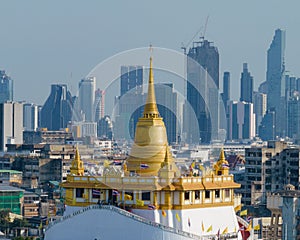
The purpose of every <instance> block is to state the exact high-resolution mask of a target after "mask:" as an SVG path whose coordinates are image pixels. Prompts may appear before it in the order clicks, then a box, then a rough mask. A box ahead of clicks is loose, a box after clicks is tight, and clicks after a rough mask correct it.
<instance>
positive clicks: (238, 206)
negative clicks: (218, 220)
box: [234, 204, 242, 212]
mask: <svg viewBox="0 0 300 240" xmlns="http://www.w3.org/2000/svg"><path fill="white" fill-rule="evenodd" d="M240 210H242V205H241V204H240V205H237V206H236V207H235V208H234V211H235V212H237V211H240Z"/></svg>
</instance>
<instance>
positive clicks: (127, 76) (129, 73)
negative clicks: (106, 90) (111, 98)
mask: <svg viewBox="0 0 300 240" xmlns="http://www.w3.org/2000/svg"><path fill="white" fill-rule="evenodd" d="M143 75H144V67H143V66H121V88H120V96H123V95H124V94H125V93H127V92H128V91H130V90H132V89H134V91H135V93H136V94H142V92H143V83H144V81H143Z"/></svg>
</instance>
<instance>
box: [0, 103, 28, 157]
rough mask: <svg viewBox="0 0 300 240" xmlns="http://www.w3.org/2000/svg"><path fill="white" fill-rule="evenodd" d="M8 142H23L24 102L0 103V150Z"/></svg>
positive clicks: (4, 148) (3, 149) (2, 149)
mask: <svg viewBox="0 0 300 240" xmlns="http://www.w3.org/2000/svg"><path fill="white" fill-rule="evenodd" d="M8 143H17V144H22V143H23V103H18V102H6V103H0V151H6V144H8Z"/></svg>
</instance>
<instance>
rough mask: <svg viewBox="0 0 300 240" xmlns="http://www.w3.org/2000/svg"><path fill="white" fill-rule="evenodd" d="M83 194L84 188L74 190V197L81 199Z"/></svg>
mask: <svg viewBox="0 0 300 240" xmlns="http://www.w3.org/2000/svg"><path fill="white" fill-rule="evenodd" d="M83 193H84V188H76V197H79V198H82V197H83Z"/></svg>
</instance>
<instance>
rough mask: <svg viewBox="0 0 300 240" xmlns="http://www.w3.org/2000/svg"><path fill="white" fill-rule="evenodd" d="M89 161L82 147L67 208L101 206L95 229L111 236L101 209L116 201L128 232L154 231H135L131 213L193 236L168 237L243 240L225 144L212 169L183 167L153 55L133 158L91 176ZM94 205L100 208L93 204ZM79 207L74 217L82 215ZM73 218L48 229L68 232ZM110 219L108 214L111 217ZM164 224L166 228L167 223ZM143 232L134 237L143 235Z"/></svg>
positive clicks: (66, 186) (70, 180) (152, 225)
mask: <svg viewBox="0 0 300 240" xmlns="http://www.w3.org/2000/svg"><path fill="white" fill-rule="evenodd" d="M83 166H84V165H83V161H82V160H81V159H80V155H79V152H78V149H77V150H76V156H75V159H74V160H73V161H72V167H71V173H70V175H68V176H67V180H66V181H65V182H63V183H62V184H61V186H62V187H63V188H64V189H65V191H66V194H65V203H66V205H67V210H66V213H67V214H68V213H69V214H72V213H71V211H72V209H73V212H74V211H79V212H80V211H81V210H80V209H82V208H83V209H87V208H88V210H90V211H96V210H93V209H94V208H96V207H97V206H98V207H99V208H101V209H102V210H101V211H102V212H97V214H96V215H97V216H96V215H95V216H94V215H93V216H94V217H95V218H97V221H101V226H99V225H98V228H97V230H95V231H99V234H100V230H98V229H100V228H101V229H102V232H101V234H102V235H103V234H104V235H105V233H104V232H105V230H103V229H104V228H105V224H106V219H102V218H101V213H103V214H104V212H105V211H106V210H107V209H106V208H105V206H106V205H108V204H110V205H111V207H112V208H110V210H111V209H115V207H117V208H116V209H120V210H113V211H114V214H115V213H116V212H120V211H121V210H122V211H124V210H126V213H123V212H122V213H120V214H124V215H126V216H127V217H128V221H127V220H126V221H125V220H124V221H125V223H126V224H127V222H128V227H127V228H125V227H126V226H124V225H121V224H120V226H119V225H117V226H115V227H116V231H118V228H120V229H119V230H120V231H125V232H126V234H127V232H128V231H136V234H134V233H132V234H133V235H138V236H139V234H145V233H146V232H147V231H148V230H147V231H146V228H147V229H148V227H146V226H144V225H143V226H144V227H143V228H145V229H144V230H143V231H144V233H142V232H141V233H138V231H140V229H139V225H138V223H136V225H135V226H136V228H135V230H130V226H129V225H130V218H129V217H131V218H135V219H139V218H141V219H143V220H141V221H149V222H147V224H148V223H149V229H150V228H153V229H152V230H153V232H155V231H156V230H157V229H156V228H155V227H156V225H155V224H157V226H160V227H161V226H165V227H166V228H168V229H169V230H168V231H169V232H172V231H173V230H174V229H175V230H174V231H175V232H176V233H178V234H179V235H180V234H182V236H183V235H185V234H187V236H188V234H190V237H191V238H189V237H187V238H186V237H178V238H177V237H176V238H175V237H174V236H173V238H165V239H206V238H202V237H203V236H213V235H214V236H215V235H216V234H218V233H219V235H220V234H224V236H225V235H226V234H229V235H230V236H231V239H242V238H241V235H240V233H239V231H238V230H239V223H238V218H237V216H236V214H235V211H234V207H235V206H238V205H239V204H240V198H239V197H237V196H235V195H234V189H236V188H239V187H240V184H237V183H235V182H234V180H233V175H230V174H229V167H228V162H227V161H226V159H225V155H224V151H223V149H222V150H221V153H220V157H219V159H218V160H217V161H216V163H215V164H214V166H213V168H212V169H206V170H205V169H202V170H201V171H199V172H198V173H196V172H195V171H194V170H195V169H194V166H193V165H191V166H190V169H189V171H188V172H186V171H185V172H183V171H182V169H181V168H180V166H177V165H176V163H175V159H173V157H172V154H171V152H170V148H169V145H168V141H167V134H166V127H165V124H164V122H163V119H162V117H160V114H159V112H158V108H157V104H156V98H155V89H154V77H153V67H152V58H150V71H149V82H148V97H147V100H146V104H145V108H144V112H143V116H142V117H141V118H139V121H138V123H137V126H136V132H135V139H134V143H133V145H132V148H131V152H130V154H129V156H128V158H127V161H126V162H125V163H124V164H123V166H122V167H118V166H104V170H103V174H102V175H101V176H91V175H85V174H84V173H85V171H84V167H83ZM99 204H100V205H99ZM91 205H92V206H94V208H90V206H91ZM85 207H87V208H85ZM104 208H105V209H106V210H105V209H104ZM83 211H85V210H83ZM107 211H108V210H107ZM79 212H76V214H75V215H72V216H74V218H77V219H79V217H80V216H79V215H80V214H79ZM77 213H78V214H77ZM85 214H88V213H84V214H82V217H84V216H85ZM131 214H132V215H131ZM103 216H104V215H103ZM109 216H110V215H109ZM67 219H68V218H66V219H65V220H63V221H61V222H60V223H58V224H56V225H54V226H53V227H51V228H50V230H51V231H50V230H48V232H49V234H50V235H51V234H53V232H54V230H53V229H52V228H54V227H56V228H57V229H59V228H61V229H64V230H63V231H65V232H66V231H68V230H67V229H66V227H63V226H67V225H63V224H64V221H69V220H67ZM71 219H72V218H71ZM99 219H100V220H99ZM101 219H102V220H101ZM108 219H109V217H108V215H107V222H108V221H109V220H108ZM118 219H121V217H120V216H116V220H115V221H116V222H117V221H119V220H118ZM70 221H71V220H70ZM89 221H91V220H89ZM93 221H96V219H95V220H93ZM120 221H121V220H120ZM74 222H75V221H74ZM74 224H75V223H74ZM92 224H94V223H93V222H92V221H91V222H90V225H92ZM116 224H117V223H116ZM90 227H91V226H90ZM69 228H70V227H69ZM95 229H96V228H95ZM160 229H163V230H160V231H165V229H164V228H163V227H161V228H160ZM73 230H74V229H73ZM70 231H71V230H70ZM150 232H151V231H150ZM46 233H47V232H46ZM114 234H117V233H114ZM164 234H169V233H167V232H165V233H164ZM170 234H171V233H170ZM133 235H130V236H133ZM179 235H178V236H179ZM46 236H47V234H46ZM93 236H94V235H93ZM138 236H135V237H137V238H130V239H143V238H138ZM145 236H146V235H145ZM147 236H149V238H148V239H154V238H150V235H147ZM156 236H159V235H156ZM164 236H166V235H164ZM176 236H177V235H176ZM180 236H181V235H180ZM139 237H141V236H139ZM192 237H193V238H192ZM200 237H201V238H200ZM46 239H52V238H51V237H48V238H47V237H46ZM101 239H102V238H101ZM156 239H162V238H156Z"/></svg>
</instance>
